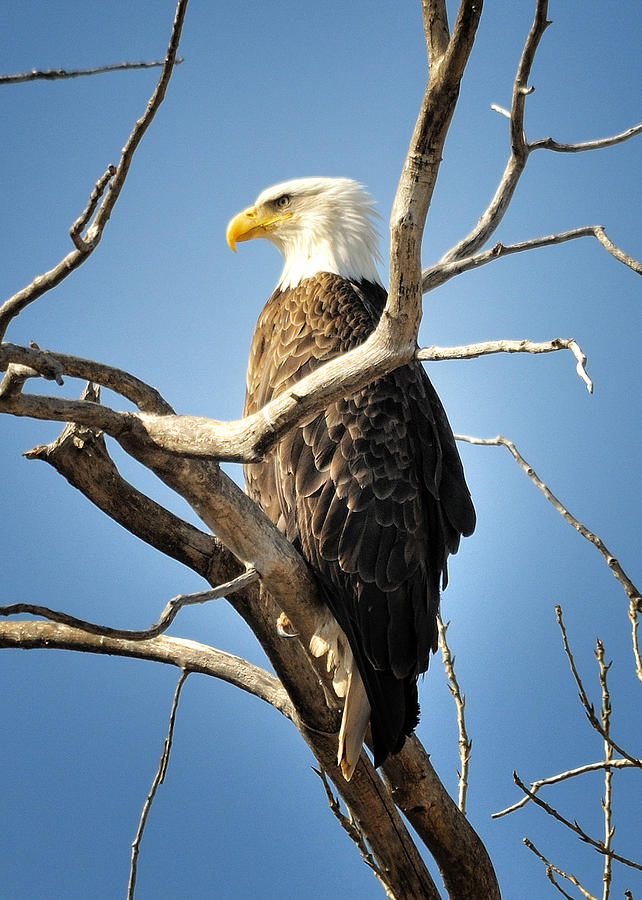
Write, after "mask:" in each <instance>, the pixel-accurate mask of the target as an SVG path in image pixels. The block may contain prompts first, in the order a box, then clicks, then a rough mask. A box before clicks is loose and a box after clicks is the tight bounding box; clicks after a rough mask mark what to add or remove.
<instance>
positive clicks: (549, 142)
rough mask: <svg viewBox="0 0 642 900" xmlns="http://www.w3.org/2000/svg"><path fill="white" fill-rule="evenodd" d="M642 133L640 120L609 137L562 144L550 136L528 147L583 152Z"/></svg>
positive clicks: (609, 145)
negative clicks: (638, 122)
mask: <svg viewBox="0 0 642 900" xmlns="http://www.w3.org/2000/svg"><path fill="white" fill-rule="evenodd" d="M638 134H642V122H641V123H640V124H639V125H634V126H633V127H632V128H627V129H626V131H621V132H620V133H619V134H613V135H611V137H605V138H596V139H594V140H592V141H582V142H580V143H576V144H562V143H560V142H559V141H554V140H553V138H551V137H545V138H540V139H539V140H537V141H531V143H530V144H529V147H530V149H531V150H553V151H555V152H556V153H583V152H584V151H585V150H604V149H605V148H606V147H614V146H615V145H616V144H623V143H624V141H628V140H629V138H632V137H636V135H638Z"/></svg>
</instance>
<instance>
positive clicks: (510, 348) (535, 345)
mask: <svg viewBox="0 0 642 900" xmlns="http://www.w3.org/2000/svg"><path fill="white" fill-rule="evenodd" d="M558 350H570V351H571V353H572V354H573V356H574V357H575V359H576V360H577V366H576V367H575V371H576V372H577V374H578V376H579V377H580V378H581V379H582V381H583V382H584V384H585V385H586V388H587V390H588V392H589V394H592V393H593V382H592V381H591V379H590V378H589V376H588V373H587V371H586V354H585V353H584V351H583V350H582V348H581V347H580V345H579V344H578V343H577V341H575V340H574V339H573V338H553V339H552V340H550V341H539V342H535V341H527V340H521V341H507V340H499V341H482V342H480V343H478V344H464V345H461V346H459V347H436V346H434V345H433V346H432V347H422V348H421V349H420V350H417V352H416V358H417V359H420V360H426V361H430V362H434V361H437V360H443V359H475V358H476V357H478V356H488V355H490V354H493V353H555V352H557V351H558ZM460 439H461V440H464V437H463V436H462V437H461V438H460Z"/></svg>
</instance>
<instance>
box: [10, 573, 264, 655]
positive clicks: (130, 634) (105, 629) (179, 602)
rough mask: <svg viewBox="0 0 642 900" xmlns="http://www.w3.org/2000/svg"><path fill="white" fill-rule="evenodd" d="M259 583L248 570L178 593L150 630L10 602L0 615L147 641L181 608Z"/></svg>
mask: <svg viewBox="0 0 642 900" xmlns="http://www.w3.org/2000/svg"><path fill="white" fill-rule="evenodd" d="M258 580H259V575H258V572H257V571H256V569H248V570H246V571H245V572H243V574H242V575H238V576H237V577H236V578H233V579H232V580H231V581H227V582H226V583H225V584H219V585H218V586H217V587H215V588H212V589H211V590H209V591H199V592H198V593H194V594H179V595H178V596H176V597H173V598H172V599H171V600H169V601H168V602H167V604H166V605H165V608H164V609H163V611H162V613H161V614H160V616H159V618H158V620H157V621H156V622H155V623H154V624H153V625H150V627H149V628H143V629H136V630H132V629H128V628H112V627H110V626H109V625H98V624H96V623H95V622H87V621H85V620H84V619H77V618H76V617H75V616H72V615H69V613H65V612H61V611H59V610H55V609H49V608H48V607H46V606H39V605H38V604H35V603H11V604H9V605H7V606H0V616H1V617H3V618H8V617H9V616H16V615H23V614H25V613H26V614H28V615H31V616H41V617H42V618H43V619H48V620H49V621H50V622H58V623H59V624H61V625H69V626H70V627H71V628H78V629H80V630H81V631H86V632H87V633H88V634H95V635H98V636H99V637H111V638H120V639H123V640H126V641H146V640H149V639H150V638H155V637H157V636H158V635H159V634H163V632H165V631H167V629H168V628H169V626H170V625H171V624H172V622H173V621H174V619H175V618H176V616H177V615H178V613H179V612H180V610H181V609H182V608H183V607H184V606H189V605H193V604H195V603H209V602H210V600H219V599H220V598H221V597H228V596H229V595H231V594H233V593H235V592H236V591H238V590H241V589H243V588H246V587H248V586H249V585H250V584H255V583H256V582H258Z"/></svg>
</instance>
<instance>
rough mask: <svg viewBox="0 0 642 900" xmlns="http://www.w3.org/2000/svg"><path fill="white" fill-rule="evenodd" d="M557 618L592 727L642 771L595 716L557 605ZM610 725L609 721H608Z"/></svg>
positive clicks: (565, 649) (634, 759) (640, 766)
mask: <svg viewBox="0 0 642 900" xmlns="http://www.w3.org/2000/svg"><path fill="white" fill-rule="evenodd" d="M555 616H556V618H557V624H558V625H559V628H560V631H561V633H562V643H563V645H564V653H565V654H566V658H567V659H568V662H569V665H570V667H571V672H572V674H573V678H574V679H575V684H576V685H577V690H578V693H579V696H580V702H581V704H582V706H583V707H584V711H585V712H586V716H587V718H588V720H589V722H590V723H591V726H592V727H593V728H594V729H595V730H596V731H597V733H598V734H599V735H600V736H601V737H602V738H603V740H604V741H605V743H607V744H608V745H609V746H610V747H611V748H612V749H613V750H615V752H616V753H619V754H620V756H622V757H623V758H624V759H628V761H629V762H630V763H631V765H633V766H636V767H637V768H640V769H642V759H637V758H636V757H635V756H631V754H630V753H627V751H626V750H623V749H622V747H621V746H620V745H619V744H616V743H615V741H614V740H613V738H612V737H611V733H610V728H609V727H605V725H604V724H603V722H601V721H600V720H599V719H598V717H597V716H596V715H595V708H594V707H593V704H592V703H591V701H590V700H589V698H588V694H587V693H586V690H585V688H584V685H583V684H582V679H581V678H580V675H579V672H578V671H577V666H576V665H575V659H574V657H573V653H572V651H571V647H570V644H569V641H568V635H567V634H566V626H565V625H564V619H563V616H562V607H561V606H559V605H557V606H556V607H555ZM607 725H608V720H607Z"/></svg>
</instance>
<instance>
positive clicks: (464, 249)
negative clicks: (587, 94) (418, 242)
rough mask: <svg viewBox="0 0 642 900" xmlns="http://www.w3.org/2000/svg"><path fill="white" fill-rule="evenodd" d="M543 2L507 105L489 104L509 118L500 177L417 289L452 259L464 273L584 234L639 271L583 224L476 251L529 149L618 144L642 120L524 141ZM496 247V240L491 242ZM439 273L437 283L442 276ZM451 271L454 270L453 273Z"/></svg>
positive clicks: (544, 23) (596, 229)
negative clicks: (570, 136) (572, 139)
mask: <svg viewBox="0 0 642 900" xmlns="http://www.w3.org/2000/svg"><path fill="white" fill-rule="evenodd" d="M547 16H548V2H547V0H537V3H536V9H535V16H534V19H533V24H532V26H531V29H530V31H529V33H528V36H527V38H526V41H525V43H524V47H523V50H522V54H521V57H520V60H519V63H518V66H517V72H516V74H515V80H514V83H513V91H512V99H511V108H510V110H506V109H503V107H501V106H498V105H497V104H492V108H493V109H494V110H496V111H497V112H499V113H500V114H501V115H504V116H506V117H507V118H508V119H509V120H510V125H509V134H510V144H511V153H510V156H509V158H508V161H507V163H506V166H505V168H504V172H503V174H502V176H501V178H500V181H499V184H498V186H497V189H496V191H495V194H494V196H493V198H492V200H491V201H490V203H489V205H488V207H487V208H486V210H484V212H483V213H482V215H481V216H480V217H479V220H478V222H477V224H476V225H475V227H474V228H473V229H472V230H471V231H470V232H469V233H468V234H467V235H466V236H465V237H464V238H462V240H460V241H458V243H457V244H455V245H454V246H453V247H452V248H451V249H450V250H449V251H448V252H447V253H445V254H444V255H443V256H442V257H441V259H440V260H439V262H438V263H436V264H435V265H434V266H431V267H430V268H428V269H426V270H425V271H424V273H423V276H424V277H423V290H424V291H428V290H431V289H432V288H433V287H436V286H437V284H441V283H443V281H447V280H448V278H450V277H452V275H451V274H450V269H449V266H450V265H451V264H453V263H455V262H458V261H462V262H464V261H465V262H466V265H465V268H464V269H462V270H461V271H466V270H467V269H469V268H475V267H476V266H478V265H483V264H485V263H486V262H490V261H491V260H492V259H496V258H498V257H499V256H502V255H504V253H505V252H506V253H516V252H520V251H521V250H527V249H532V248H534V247H538V246H546V245H547V244H555V243H561V242H563V241H567V240H574V239H575V238H578V237H585V236H587V235H589V234H592V235H593V236H594V237H595V238H597V240H599V241H600V243H601V244H602V245H603V246H604V248H605V249H606V250H608V252H609V253H611V254H612V255H613V256H614V257H615V258H616V259H618V260H619V261H620V262H623V263H624V264H625V265H628V266H630V268H632V269H633V270H634V271H636V272H638V274H639V273H640V272H642V265H641V264H640V263H639V262H637V261H636V260H634V259H633V258H632V257H630V256H629V255H628V254H626V253H624V251H622V250H620V248H619V247H616V246H615V245H614V244H613V243H612V242H611V241H610V239H609V238H607V236H606V234H605V232H604V229H603V228H602V226H599V225H594V226H584V227H582V228H578V229H573V230H572V231H569V232H561V233H560V234H558V235H549V236H548V237H545V238H534V239H532V240H531V241H523V242H521V243H520V244H513V245H508V246H509V247H510V248H511V249H509V250H506V251H504V249H502V250H501V251H495V248H493V249H491V250H488V251H485V252H484V253H480V254H478V253H477V251H479V250H480V249H481V248H482V247H483V245H484V244H485V243H486V241H488V240H489V238H490V237H491V236H492V235H493V233H494V232H495V231H496V230H497V228H498V226H499V224H500V223H501V221H502V219H503V217H504V214H505V213H506V210H507V209H508V207H509V205H510V202H511V200H512V198H513V195H514V193H515V189H516V188H517V185H518V183H519V180H520V178H521V176H522V173H523V172H524V169H525V167H526V163H527V162H528V158H529V156H530V154H531V152H532V151H533V150H541V149H546V150H555V151H557V152H566V153H579V152H582V151H587V150H600V149H603V148H606V147H612V146H613V145H615V144H620V143H623V142H624V141H626V140H629V139H630V138H632V137H635V136H636V135H639V134H641V133H642V124H640V125H635V126H633V127H632V128H629V129H627V130H626V131H623V132H620V133H619V134H616V135H613V136H611V137H606V138H598V139H595V140H592V141H585V142H583V143H576V144H561V143H558V142H557V141H554V140H553V139H552V138H541V139H539V140H535V141H532V142H529V141H528V140H527V139H526V135H525V131H524V114H525V104H526V97H527V96H528V95H529V94H530V93H532V91H533V88H532V87H529V79H530V73H531V68H532V65H533V61H534V59H535V53H536V51H537V47H538V46H539V42H540V41H541V39H542V36H543V34H544V32H545V30H546V28H547V27H548V26H549V25H550V24H551V23H550V22H549V21H548V18H547ZM540 242H541V243H540ZM497 246H498V247H502V245H501V244H499V245H497ZM442 272H443V281H442V280H440V279H441V278H442ZM453 274H454V273H453Z"/></svg>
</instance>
